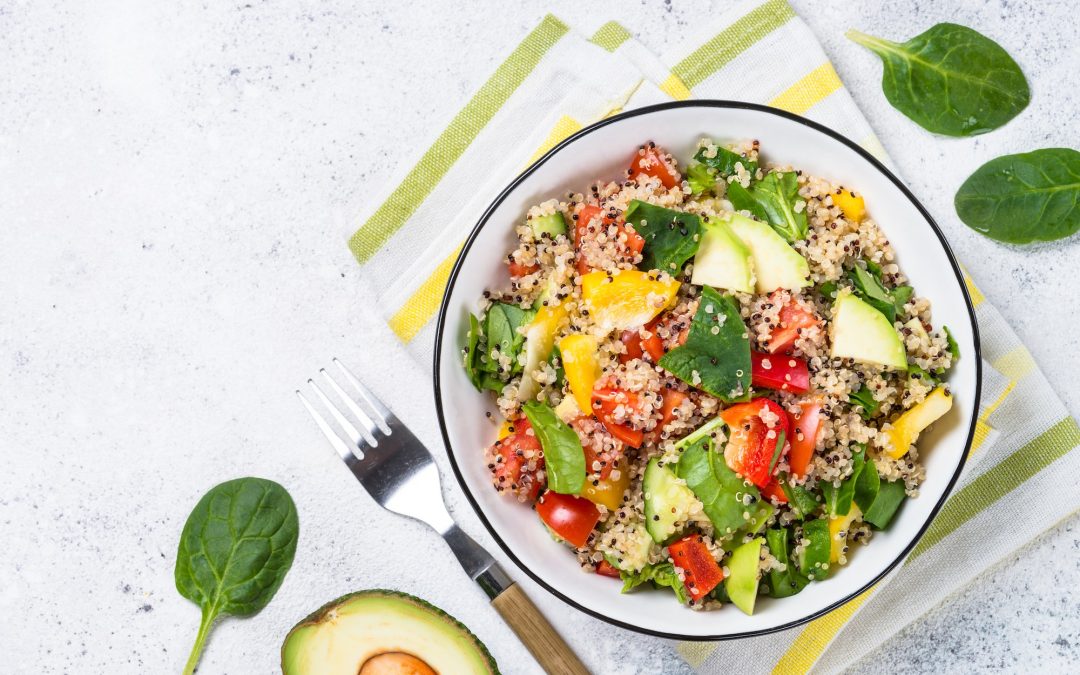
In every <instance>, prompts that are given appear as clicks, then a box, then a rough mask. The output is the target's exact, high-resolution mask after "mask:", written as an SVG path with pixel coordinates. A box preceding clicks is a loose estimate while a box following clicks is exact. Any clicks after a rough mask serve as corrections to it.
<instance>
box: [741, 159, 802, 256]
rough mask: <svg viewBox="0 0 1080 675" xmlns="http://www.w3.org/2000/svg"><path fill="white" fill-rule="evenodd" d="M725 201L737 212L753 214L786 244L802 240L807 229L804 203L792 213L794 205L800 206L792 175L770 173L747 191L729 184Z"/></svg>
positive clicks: (797, 190)
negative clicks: (727, 200) (774, 231)
mask: <svg viewBox="0 0 1080 675" xmlns="http://www.w3.org/2000/svg"><path fill="white" fill-rule="evenodd" d="M728 199H729V200H730V201H731V204H732V206H734V207H735V209H736V210H737V211H749V212H750V213H752V214H754V215H755V216H757V217H758V219H759V220H763V221H765V222H767V223H768V224H769V225H770V226H771V227H772V229H774V230H776V232H777V233H778V234H779V235H780V236H781V237H783V238H784V239H785V240H787V241H788V242H796V241H798V240H800V239H806V234H807V232H808V227H809V226H808V225H807V221H806V208H805V202H803V208H800V209H799V210H798V211H796V210H795V204H796V202H802V197H800V196H799V183H798V177H797V176H796V175H795V172H794V171H783V172H781V171H773V172H771V173H769V174H767V175H766V176H765V177H764V178H762V179H761V180H760V181H758V182H757V183H755V184H754V185H751V186H750V187H749V188H744V187H743V186H742V185H739V184H738V183H737V182H736V183H731V184H729V185H728Z"/></svg>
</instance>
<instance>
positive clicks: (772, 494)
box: [761, 477, 787, 504]
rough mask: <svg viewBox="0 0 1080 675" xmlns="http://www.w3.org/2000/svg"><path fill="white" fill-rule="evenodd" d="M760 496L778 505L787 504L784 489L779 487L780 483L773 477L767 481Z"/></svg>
mask: <svg viewBox="0 0 1080 675" xmlns="http://www.w3.org/2000/svg"><path fill="white" fill-rule="evenodd" d="M761 496H762V497H764V498H765V499H768V500H770V501H773V502H776V503H778V504H787V495H786V494H784V488H782V487H780V481H778V480H777V479H776V478H775V477H774V478H773V479H772V480H771V481H769V484H768V485H766V486H765V487H763V488H761Z"/></svg>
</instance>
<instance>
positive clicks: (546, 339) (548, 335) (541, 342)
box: [517, 302, 567, 401]
mask: <svg viewBox="0 0 1080 675" xmlns="http://www.w3.org/2000/svg"><path fill="white" fill-rule="evenodd" d="M565 304H566V303H565V302H562V303H559V304H558V305H544V306H543V307H541V308H540V310H539V311H537V312H536V316H535V317H533V320H532V321H531V322H530V323H529V326H528V328H526V329H525V368H524V372H523V373H522V375H521V384H520V385H519V386H518V395H517V399H518V400H519V401H528V400H529V399H531V398H533V397H534V396H536V394H537V392H539V391H540V385H539V383H537V381H536V380H535V379H534V378H533V371H535V370H536V369H537V368H539V367H540V364H542V363H543V362H544V361H547V360H548V359H550V358H551V352H552V350H553V349H554V348H555V335H556V334H557V333H558V332H559V328H560V327H561V326H562V324H563V323H564V322H565V321H566V316H567V313H566V306H565Z"/></svg>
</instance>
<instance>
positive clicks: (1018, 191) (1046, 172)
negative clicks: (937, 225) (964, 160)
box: [953, 148, 1080, 244]
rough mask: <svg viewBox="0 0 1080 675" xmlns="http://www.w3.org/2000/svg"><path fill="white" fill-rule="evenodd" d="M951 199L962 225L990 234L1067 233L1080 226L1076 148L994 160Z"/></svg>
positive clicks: (1006, 238)
mask: <svg viewBox="0 0 1080 675" xmlns="http://www.w3.org/2000/svg"><path fill="white" fill-rule="evenodd" d="M953 204H954V206H955V207H956V215H958V216H960V220H962V221H964V224H966V225H967V226H968V227H970V228H971V229H973V230H975V231H976V232H980V233H982V234H985V235H986V236H988V237H990V238H991V239H996V240H998V241H1003V242H1006V243H1009V244H1028V243H1030V242H1033V241H1054V240H1056V239H1063V238H1065V237H1068V236H1069V235H1071V234H1074V233H1076V232H1077V231H1078V230H1080V152H1077V151H1076V150H1072V149H1070V148H1044V149H1042V150H1035V151H1034V152H1025V153H1021V154H1017V155H1005V156H1004V157H998V158H997V159H992V160H990V161H989V162H987V163H986V164H983V165H982V166H980V167H979V168H978V169H976V170H975V173H973V174H971V176H969V177H968V179H967V180H966V181H964V184H963V185H961V186H960V189H959V190H958V191H957V192H956V198H955V199H954V200H953Z"/></svg>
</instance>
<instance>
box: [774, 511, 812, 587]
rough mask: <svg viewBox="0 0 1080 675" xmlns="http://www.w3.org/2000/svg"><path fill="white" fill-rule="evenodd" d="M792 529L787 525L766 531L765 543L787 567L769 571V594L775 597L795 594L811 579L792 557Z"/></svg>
mask: <svg viewBox="0 0 1080 675" xmlns="http://www.w3.org/2000/svg"><path fill="white" fill-rule="evenodd" d="M790 538H791V529H790V528H787V527H780V528H773V529H770V530H768V531H767V532H765V543H766V545H767V546H768V547H769V553H771V554H772V555H773V557H774V558H776V559H777V560H778V561H779V562H781V563H783V564H784V565H785V566H786V567H785V569H784V570H782V571H781V570H776V569H774V570H770V571H769V595H771V596H772V597H774V598H786V597H789V596H792V595H795V594H796V593H798V592H799V591H801V590H802V589H803V588H805V587H806V584H808V583H810V580H809V579H807V578H806V576H804V575H803V574H800V573H799V569H798V566H797V565H796V564H795V561H793V560H791V558H790V550H791V545H790V543H789V539H790Z"/></svg>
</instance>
